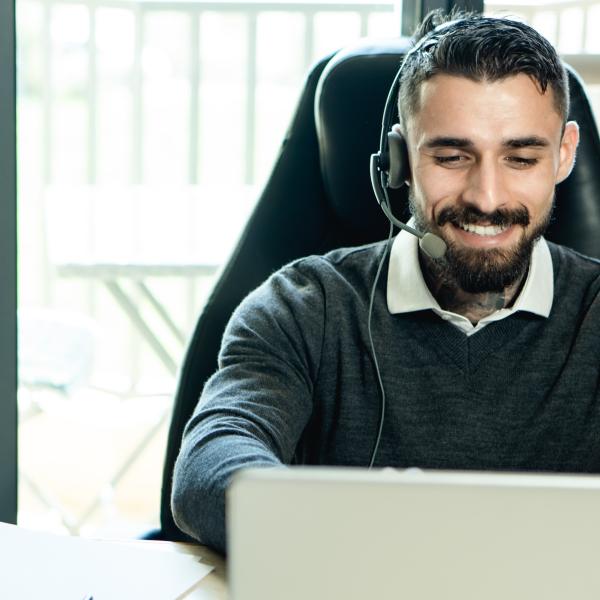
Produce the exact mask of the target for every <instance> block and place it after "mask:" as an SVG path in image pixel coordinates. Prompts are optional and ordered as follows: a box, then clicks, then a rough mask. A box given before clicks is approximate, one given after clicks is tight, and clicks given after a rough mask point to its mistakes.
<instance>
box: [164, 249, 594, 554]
mask: <svg viewBox="0 0 600 600" xmlns="http://www.w3.org/2000/svg"><path fill="white" fill-rule="evenodd" d="M549 246H550V251H551V255H552V262H553V268H554V279H555V282H554V283H555V285H554V294H555V296H554V303H553V306H552V311H551V314H550V316H549V318H548V319H545V318H542V317H539V316H536V315H533V314H530V313H525V312H517V313H516V314H514V315H512V316H510V317H507V318H506V319H503V320H500V321H497V322H494V323H491V324H489V325H487V326H486V327H485V328H484V329H482V330H481V331H480V332H478V333H476V334H475V335H472V336H470V337H467V336H466V335H465V334H464V333H462V332H461V331H459V330H458V329H456V328H455V327H454V326H452V325H450V324H448V323H447V322H445V321H444V320H442V319H441V318H440V317H438V316H437V315H435V314H434V313H433V312H432V311H422V312H416V313H410V314H397V315H391V314H390V313H389V312H388V310H387V304H386V293H385V292H386V285H387V282H386V277H385V276H382V277H381V279H380V282H379V285H378V290H377V293H376V296H375V302H374V309H373V311H374V312H373V321H372V328H373V338H374V342H375V347H376V352H377V357H378V361H379V365H380V370H381V375H382V379H383V383H384V387H385V390H386V393H387V409H386V413H385V423H384V427H383V434H382V439H381V444H380V447H379V451H378V454H377V459H376V463H375V464H376V466H384V465H389V466H394V467H410V466H417V467H421V468H429V469H497V470H528V471H566V472H587V473H597V472H600V261H596V260H593V259H590V258H587V257H583V256H581V255H579V254H577V253H575V252H573V251H571V250H568V249H566V248H563V247H560V246H556V245H553V244H549ZM382 251H383V245H382V244H381V243H379V244H373V245H370V246H364V247H360V248H354V249H343V250H336V251H334V252H331V253H329V254H327V255H326V256H320V257H309V258H305V259H301V260H298V261H295V262H294V263H291V264H290V265H288V266H286V267H284V268H283V269H281V270H280V271H278V272H277V273H275V274H274V275H273V276H272V277H270V278H269V280H268V281H266V282H265V283H264V284H263V285H262V286H260V287H259V288H258V289H256V290H255V291H254V292H252V293H251V294H250V295H249V296H248V297H247V298H246V299H245V300H244V302H243V303H242V304H241V305H240V306H239V308H238V309H237V310H236V312H235V313H234V315H233V317H232V319H231V321H230V323H229V325H228V327H227V329H226V331H225V334H224V337H223V343H222V348H221V353H220V356H219V369H218V371H217V372H216V373H215V374H214V375H213V376H212V377H211V378H210V379H209V381H208V382H207V383H206V385H205V388H204V391H203V393H202V397H201V399H200V402H199V404H198V407H197V408H196V410H195V412H194V415H193V417H192V419H191V420H190V422H189V423H188V425H187V428H186V430H185V433H184V439H183V444H182V448H181V452H180V455H179V458H178V461H177V464H176V467H175V473H174V486H173V497H172V507H173V514H174V517H175V521H176V523H177V524H178V526H179V527H181V529H183V530H184V531H186V532H188V533H189V534H190V535H192V536H193V537H195V538H197V539H199V540H201V541H202V542H203V543H206V544H208V545H211V546H213V547H216V548H217V549H219V550H221V551H223V550H224V549H225V490H226V488H227V485H228V482H229V481H230V478H231V476H232V474H233V473H234V472H235V471H236V470H237V469H239V468H241V467H245V466H277V465H281V464H290V463H303V464H325V465H352V466H366V465H367V464H368V462H369V459H370V456H371V451H372V447H373V443H374V441H375V438H376V433H377V426H378V418H379V409H380V394H379V389H378V386H377V382H376V375H375V371H374V367H373V362H372V358H371V353H370V350H369V344H368V333H367V312H368V301H369V294H370V290H371V286H372V282H373V280H374V276H375V271H376V268H377V264H378V261H379V259H380V257H381V252H382ZM385 272H386V270H384V273H385Z"/></svg>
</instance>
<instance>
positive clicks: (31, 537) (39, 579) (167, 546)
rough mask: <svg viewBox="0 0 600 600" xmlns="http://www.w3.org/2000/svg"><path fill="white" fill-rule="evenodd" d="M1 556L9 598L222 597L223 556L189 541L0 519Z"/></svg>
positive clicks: (2, 583) (2, 589) (3, 590)
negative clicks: (121, 536) (87, 534)
mask: <svg viewBox="0 0 600 600" xmlns="http://www.w3.org/2000/svg"><path fill="white" fill-rule="evenodd" d="M182 555H190V556H191V557H193V559H192V558H190V557H188V556H182ZM0 556H1V557H2V565H3V572H2V578H0V597H2V598H11V600H31V598H37V597H43V598H48V599H49V600H65V599H69V600H70V599H71V598H73V599H74V600H77V598H81V597H82V595H84V594H92V595H94V596H95V594H97V597H98V600H102V599H104V598H106V599H111V600H115V599H117V600H134V599H137V598H152V599H153V600H180V599H185V600H225V599H226V598H227V586H226V581H225V563H224V561H223V559H222V558H221V557H220V556H219V555H218V554H216V553H215V552H213V551H212V550H210V549H209V548H206V547H203V546H198V545H193V544H183V543H174V542H158V541H142V540H117V541H112V540H104V539H96V540H94V539H88V538H79V537H69V536H64V535H55V534H49V533H45V532H39V531H32V530H28V529H25V528H22V527H16V526H14V525H9V524H6V523H0ZM207 571H209V572H207ZM32 574H33V575H35V577H32Z"/></svg>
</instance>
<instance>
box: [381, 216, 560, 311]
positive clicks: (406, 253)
mask: <svg viewBox="0 0 600 600" xmlns="http://www.w3.org/2000/svg"><path fill="white" fill-rule="evenodd" d="M411 221H412V219H411ZM418 248H419V246H418V240H417V238H416V237H415V236H414V235H412V234H410V233H408V232H406V231H401V232H400V233H399V234H398V235H397V236H396V239H395V240H394V242H393V244H392V251H391V253H390V262H389V268H388V284H387V304H388V310H389V311H390V313H392V314H396V313H409V312H415V311H419V310H430V309H433V310H436V312H438V311H441V310H442V309H441V307H440V305H439V304H438V302H437V300H436V299H435V298H434V297H433V295H432V293H431V292H430V291H429V288H428V287H427V284H426V283H425V279H424V278H423V274H422V272H421V267H420V265H419V255H418ZM553 297H554V272H553V269H552V257H551V256H550V249H549V248H548V244H547V243H546V240H545V239H544V238H540V239H539V240H538V241H537V242H536V243H535V244H534V247H533V251H532V253H531V262H530V266H529V272H528V274H527V279H526V281H525V285H524V286H523V289H522V290H521V293H520V294H519V297H518V298H517V300H516V301H515V303H514V304H513V307H512V309H511V312H516V311H519V310H522V311H526V312H530V313H533V314H536V315H539V316H542V317H548V316H549V315H550V310H551V308H552V300H553Z"/></svg>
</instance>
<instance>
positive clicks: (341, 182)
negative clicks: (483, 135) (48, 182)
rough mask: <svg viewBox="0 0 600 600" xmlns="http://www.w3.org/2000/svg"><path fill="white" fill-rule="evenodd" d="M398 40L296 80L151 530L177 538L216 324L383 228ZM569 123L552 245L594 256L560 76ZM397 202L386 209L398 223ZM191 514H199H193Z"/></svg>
mask: <svg viewBox="0 0 600 600" xmlns="http://www.w3.org/2000/svg"><path fill="white" fill-rule="evenodd" d="M407 48H408V40H395V41H393V42H389V43H380V44H373V45H365V44H359V45H357V46H355V47H352V48H349V49H346V50H343V51H341V52H339V53H337V54H335V55H333V56H329V57H327V58H325V59H323V60H322V61H320V62H319V63H318V64H317V65H316V66H315V67H314V68H313V70H312V71H311V73H310V74H309V76H308V79H307V81H306V85H305V87H304V91H303V93H302V96H301V98H300V101H299V104H298V107H297V110H296V113H295V115H294V117H293V120H292V124H291V127H290V128H289V131H288V133H287V135H286V138H285V140H284V142H283V144H282V147H281V150H280V154H279V157H278V159H277V161H276V163H275V166H274V168H273V172H272V174H271V176H270V178H269V180H268V182H267V184H266V187H265V189H264V191H263V193H262V195H261V197H260V199H259V201H258V203H257V205H256V209H255V210H254V212H253V214H252V216H251V218H250V220H249V222H248V224H247V226H246V228H245V230H244V232H243V234H242V236H241V239H240V241H239V243H238V245H237V248H236V250H235V251H234V253H233V255H232V257H231V259H230V261H229V263H228V264H227V265H226V268H225V269H224V271H223V272H222V275H221V277H220V279H219V281H218V283H217V284H216V286H215V288H214V290H213V292H212V294H211V296H210V298H209V300H208V302H207V304H206V306H205V308H204V310H203V312H202V314H201V315H200V318H199V320H198V323H197V325H196V329H195V331H194V334H193V336H192V338H191V340H190V343H189V347H188V350H187V355H186V357H185V360H184V363H183V366H182V369H181V373H180V379H179V386H178V389H177V393H176V397H175V402H174V407H173V416H172V421H171V426H170V431H169V438H168V443H167V452H166V459H165V464H164V471H163V488H162V498H161V530H160V532H157V533H156V534H155V535H154V536H153V537H158V538H162V539H168V540H185V539H187V538H186V536H185V535H184V534H183V533H182V532H181V531H180V530H179V529H178V528H177V526H176V525H175V523H174V521H173V517H172V515H171V510H170V503H169V500H170V494H171V478H172V473H173V465H174V462H175V459H176V457H177V453H178V451H179V446H180V442H181V437H182V432H183V428H184V426H185V424H186V422H187V420H188V419H189V417H190V415H191V413H192V411H193V409H194V407H195V405H196V403H197V401H198V397H199V396H200V392H201V390H202V386H203V384H204V382H205V381H206V379H207V378H208V377H209V376H210V375H211V374H212V373H213V372H214V371H215V370H216V367H217V353H218V350H219V346H220V342H221V336H222V334H223V330H224V328H225V325H226V323H227V321H228V319H229V316H230V315H231V313H232V311H233V310H234V308H235V307H236V306H237V305H238V304H239V303H240V301H241V300H242V299H243V298H244V296H246V294H248V292H250V291H251V290H252V289H253V288H255V287H256V286H258V285H259V284H260V283H261V282H262V281H264V280H265V279H266V278H267V277H268V276H269V275H270V274H271V273H272V272H273V271H275V270H276V269H278V268H279V267H280V266H282V265H283V264H285V263H287V262H289V261H291V260H293V259H295V258H297V257H300V256H305V255H308V254H317V253H323V252H326V251H328V250H330V249H332V248H335V247H341V246H353V245H358V244H364V243H368V242H372V241H375V240H379V239H383V238H384V237H386V235H387V232H388V223H387V220H386V219H385V217H384V215H383V213H382V212H381V210H380V209H379V206H378V205H377V203H376V201H375V199H374V197H373V194H372V192H371V186H370V181H369V156H370V154H371V153H372V152H375V151H377V150H378V145H379V133H380V126H381V117H382V111H383V106H384V104H385V99H386V96H387V93H388V88H389V86H390V84H391V81H392V79H393V77H394V74H395V72H396V70H397V68H398V66H399V63H400V60H401V57H402V56H403V55H404V54H405V53H406V51H407ZM569 74H570V80H571V96H572V107H571V118H573V119H575V120H577V121H578V122H579V124H580V126H581V144H580V148H579V154H578V160H577V162H576V165H575V168H574V170H573V173H572V174H571V176H570V177H569V178H568V179H567V180H566V181H565V182H564V183H563V184H561V185H560V186H559V188H558V190H557V208H556V211H555V219H554V222H553V223H552V225H551V227H550V230H549V232H548V237H549V238H550V239H552V240H553V241H556V242H559V243H562V244H565V245H567V246H571V247H572V248H575V249H576V250H579V251H581V252H584V253H586V254H589V255H592V256H595V257H600V168H599V167H600V139H599V137H598V131H597V128H596V124H595V121H594V117H593V114H592V111H591V108H590V104H589V101H588V98H587V96H586V94H585V91H584V89H583V86H582V83H581V81H580V79H579V78H578V76H577V75H576V74H575V73H574V72H573V71H570V73H569ZM406 204H407V203H406V194H405V192H404V191H403V190H399V191H398V193H396V194H395V197H394V200H393V206H394V207H395V213H396V214H397V215H399V216H400V217H401V218H405V217H406V216H407V208H406ZM200 510H201V507H200Z"/></svg>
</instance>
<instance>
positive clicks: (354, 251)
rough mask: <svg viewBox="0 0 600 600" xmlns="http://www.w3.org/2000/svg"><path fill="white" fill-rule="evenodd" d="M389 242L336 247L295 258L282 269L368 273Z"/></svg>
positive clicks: (325, 272)
mask: <svg viewBox="0 0 600 600" xmlns="http://www.w3.org/2000/svg"><path fill="white" fill-rule="evenodd" d="M386 243H387V242H385V241H383V242H375V243H372V244H366V245H364V246H352V247H346V248H336V249H335V250H330V251H329V252H327V253H325V254H313V255H310V256H305V257H303V258H299V259H296V260H294V261H293V262H291V263H289V264H287V265H285V266H284V267H282V269H281V271H284V272H285V271H288V270H300V271H312V272H315V273H316V274H322V275H325V276H326V275H327V274H332V273H344V272H348V273H350V272H362V273H367V272H370V270H371V269H372V268H373V266H374V265H375V266H376V265H377V264H379V261H380V260H381V258H382V256H383V252H384V250H385V245H386Z"/></svg>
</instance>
